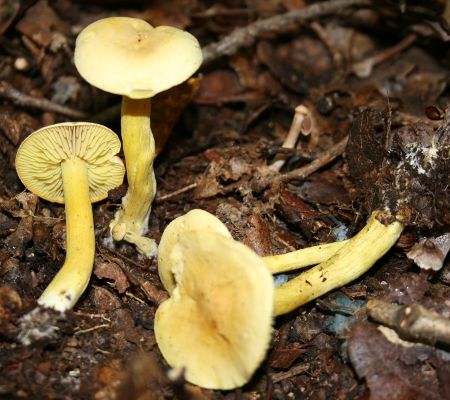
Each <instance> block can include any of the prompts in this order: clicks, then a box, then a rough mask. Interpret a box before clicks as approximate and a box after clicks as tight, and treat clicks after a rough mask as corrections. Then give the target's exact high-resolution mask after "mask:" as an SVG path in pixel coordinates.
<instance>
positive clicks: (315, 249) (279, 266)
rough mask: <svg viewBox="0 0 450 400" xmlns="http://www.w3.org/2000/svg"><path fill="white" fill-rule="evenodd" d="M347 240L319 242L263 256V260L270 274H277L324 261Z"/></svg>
mask: <svg viewBox="0 0 450 400" xmlns="http://www.w3.org/2000/svg"><path fill="white" fill-rule="evenodd" d="M348 242H349V241H348V240H343V241H341V242H334V243H326V244H320V245H318V246H312V247H307V248H304V249H300V250H295V251H292V252H289V253H285V254H278V255H276V256H265V257H263V260H264V263H265V264H266V266H267V268H268V269H269V271H270V272H271V273H272V274H279V273H280V272H287V271H293V270H296V269H299V268H304V267H308V266H310V265H314V264H319V263H321V262H323V261H326V260H328V259H329V258H330V257H331V256H333V255H334V254H335V253H336V252H337V251H338V250H340V249H341V248H342V247H343V246H344V245H345V244H347V243H348Z"/></svg>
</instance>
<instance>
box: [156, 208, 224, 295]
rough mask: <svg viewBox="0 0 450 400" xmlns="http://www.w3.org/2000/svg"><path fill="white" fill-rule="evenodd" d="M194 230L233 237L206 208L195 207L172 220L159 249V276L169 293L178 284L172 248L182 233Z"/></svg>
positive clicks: (206, 234) (206, 233)
mask: <svg viewBox="0 0 450 400" xmlns="http://www.w3.org/2000/svg"><path fill="white" fill-rule="evenodd" d="M192 230H194V231H195V230H197V231H202V232H204V233H205V236H208V235H209V233H211V232H214V233H217V234H220V235H223V236H225V237H227V238H230V239H231V234H230V232H229V231H228V229H227V227H226V226H225V225H224V224H223V223H222V222H221V221H220V220H219V219H218V218H217V217H215V216H214V215H212V214H211V213H209V212H207V211H204V210H199V209H194V210H191V211H189V212H188V213H186V214H184V215H182V216H181V217H178V218H175V219H174V220H173V221H171V222H170V224H169V225H167V227H166V229H165V230H164V233H163V236H162V237H161V241H160V242H159V249H158V273H159V278H160V279H161V282H162V284H163V286H164V288H165V289H166V290H167V291H168V292H169V294H172V291H173V289H174V288H175V286H176V282H175V277H174V274H173V272H172V268H171V267H170V261H169V260H170V257H171V254H172V250H173V248H174V247H175V245H176V244H177V243H178V241H179V240H180V235H182V234H184V232H187V231H192ZM166 266H167V268H166Z"/></svg>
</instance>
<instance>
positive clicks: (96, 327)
mask: <svg viewBox="0 0 450 400" xmlns="http://www.w3.org/2000/svg"><path fill="white" fill-rule="evenodd" d="M109 327H110V326H109V324H100V325H96V326H93V327H91V328H87V329H82V330H80V331H76V332H75V333H74V335H82V334H84V333H89V332H92V331H96V330H97V329H102V328H109Z"/></svg>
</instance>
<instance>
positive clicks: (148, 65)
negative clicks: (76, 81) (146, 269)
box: [75, 17, 202, 257]
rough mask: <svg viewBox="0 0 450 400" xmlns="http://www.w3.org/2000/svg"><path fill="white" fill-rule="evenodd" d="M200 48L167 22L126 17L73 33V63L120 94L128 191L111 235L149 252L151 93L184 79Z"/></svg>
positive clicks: (153, 188) (197, 59) (152, 149)
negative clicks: (158, 22) (155, 22)
mask: <svg viewBox="0 0 450 400" xmlns="http://www.w3.org/2000/svg"><path fill="white" fill-rule="evenodd" d="M201 62H202V52H201V49H200V45H199V43H198V41H197V39H195V37H194V36H192V35H191V34H189V33H188V32H185V31H182V30H180V29H177V28H173V27H170V26H159V27H157V28H154V27H152V26H151V25H150V24H148V23H147V22H145V21H143V20H141V19H137V18H128V17H111V18H105V19H101V20H99V21H96V22H94V23H92V24H90V25H88V26H87V27H86V28H85V29H83V31H81V33H80V34H79V35H78V38H77V41H76V48H75V65H76V67H77V69H78V71H79V73H80V74H81V76H82V77H83V78H84V79H85V80H86V81H88V82H89V83H90V84H92V85H93V86H96V87H98V88H100V89H102V90H105V91H107V92H110V93H115V94H120V95H122V96H123V97H122V118H121V125H122V128H121V130H122V141H123V150H124V154H125V164H126V167H127V179H128V192H127V194H126V196H125V197H124V198H123V199H122V208H121V209H120V210H119V211H118V212H117V213H116V216H115V219H114V220H113V221H112V222H111V224H110V229H111V234H112V237H113V239H114V240H126V241H128V242H130V243H133V244H134V245H135V246H136V248H137V250H138V251H139V252H140V253H142V254H144V255H146V256H149V257H150V256H152V255H154V254H155V253H156V245H155V242H154V240H152V239H150V238H148V237H145V236H144V235H145V233H147V231H148V219H149V216H150V211H151V205H152V201H153V198H154V196H155V192H156V183H155V175H154V172H153V161H154V158H155V141H154V138H153V134H152V131H151V129H150V104H151V101H150V99H151V97H153V96H154V95H156V94H157V93H159V92H161V91H164V90H166V89H169V88H170V87H172V86H175V85H177V84H179V83H181V82H183V81H185V80H186V79H187V78H189V77H190V76H191V75H192V74H193V73H194V72H195V71H196V70H197V69H198V68H199V66H200V64H201Z"/></svg>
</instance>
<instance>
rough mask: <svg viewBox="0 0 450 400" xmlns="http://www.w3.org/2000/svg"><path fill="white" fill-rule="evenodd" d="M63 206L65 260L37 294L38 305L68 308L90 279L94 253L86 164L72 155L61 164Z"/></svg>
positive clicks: (92, 223) (62, 309)
mask: <svg viewBox="0 0 450 400" xmlns="http://www.w3.org/2000/svg"><path fill="white" fill-rule="evenodd" d="M61 170H62V180H63V187H64V202H65V207H66V243H67V244H66V247H67V251H66V260H65V262H64V265H63V266H62V267H61V269H60V270H59V272H58V273H57V274H56V276H55V277H54V278H53V280H52V281H51V283H50V284H49V285H48V286H47V288H46V289H45V291H44V292H43V293H42V295H41V297H39V300H38V303H39V304H40V305H42V306H45V307H49V308H54V309H55V310H58V311H64V310H68V309H70V308H72V307H73V306H74V305H75V303H76V302H77V301H78V299H79V297H80V296H81V294H82V293H83V292H84V290H85V289H86V286H87V285H88V283H89V279H90V278H91V273H92V268H93V265H94V256H95V236H94V219H93V216H92V206H91V201H90V198H89V182H88V176H87V168H86V163H85V162H84V161H83V160H80V159H79V158H77V157H75V158H72V159H69V160H67V161H64V162H63V163H62V164H61Z"/></svg>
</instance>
